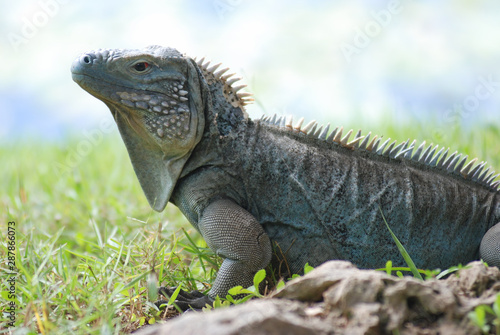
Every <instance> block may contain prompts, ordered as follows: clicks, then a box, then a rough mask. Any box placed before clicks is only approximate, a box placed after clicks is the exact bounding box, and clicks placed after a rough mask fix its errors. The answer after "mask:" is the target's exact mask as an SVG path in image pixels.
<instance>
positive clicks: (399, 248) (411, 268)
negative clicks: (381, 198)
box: [378, 207, 424, 281]
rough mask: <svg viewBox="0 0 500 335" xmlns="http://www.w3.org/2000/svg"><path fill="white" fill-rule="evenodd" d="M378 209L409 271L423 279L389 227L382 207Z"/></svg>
mask: <svg viewBox="0 0 500 335" xmlns="http://www.w3.org/2000/svg"><path fill="white" fill-rule="evenodd" d="M378 209H379V210H380V214H381V215H382V219H383V220H384V223H385V226H386V227H387V230H389V233H391V236H392V239H393V240H394V243H396V246H397V247H398V250H399V252H400V253H401V256H403V258H404V260H405V262H406V264H408V267H409V268H410V270H411V273H412V274H413V276H414V277H415V278H418V279H420V280H422V281H423V280H424V279H423V278H422V276H421V275H420V272H418V269H417V267H416V266H415V263H413V260H412V259H411V257H410V255H409V254H408V252H407V251H406V249H405V247H404V246H403V245H402V244H401V242H399V240H398V238H397V237H396V235H395V234H394V233H393V232H392V230H391V228H390V227H389V224H388V223H387V220H386V219H385V216H384V213H383V212H382V208H380V207H379V208H378Z"/></svg>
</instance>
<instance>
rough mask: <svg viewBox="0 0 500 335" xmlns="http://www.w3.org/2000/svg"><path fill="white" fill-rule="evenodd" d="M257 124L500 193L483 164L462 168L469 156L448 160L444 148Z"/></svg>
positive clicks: (287, 124) (288, 122)
mask: <svg viewBox="0 0 500 335" xmlns="http://www.w3.org/2000/svg"><path fill="white" fill-rule="evenodd" d="M261 122H263V123H265V124H267V125H269V126H271V127H277V128H280V129H283V130H286V131H290V132H293V133H297V134H302V135H303V136H308V137H310V138H314V139H317V140H320V141H325V142H327V143H332V144H334V145H340V146H343V147H345V148H348V149H351V150H363V151H367V152H371V153H373V154H374V155H379V156H385V157H389V158H391V159H398V160H411V161H414V162H418V163H420V164H424V165H427V166H430V167H433V168H437V169H440V170H443V171H447V172H448V173H452V174H456V175H461V176H462V177H463V178H465V179H469V180H472V181H474V182H476V183H478V184H480V185H482V186H485V187H486V188H488V189H490V190H492V191H494V192H498V191H499V190H500V181H497V180H495V179H496V178H497V177H498V176H499V175H500V173H499V174H495V171H493V170H492V171H490V167H487V168H486V169H485V167H486V162H484V161H483V162H480V163H478V164H476V165H475V166H474V164H475V163H476V162H477V161H478V159H477V158H474V159H472V160H470V161H469V162H468V163H467V164H466V162H467V159H468V157H469V156H467V155H462V154H461V153H458V152H457V151H455V152H454V153H452V154H451V155H449V156H448V153H449V150H450V149H449V148H448V149H446V151H445V148H444V147H443V148H441V149H440V150H439V151H438V152H437V153H436V150H437V149H438V147H439V146H438V145H436V146H434V147H433V144H430V145H429V146H427V147H426V145H425V144H426V143H425V141H424V142H422V143H421V144H420V145H419V146H418V148H417V149H416V150H415V152H413V151H414V149H415V146H416V143H417V141H416V140H413V142H411V143H410V139H408V140H406V141H405V142H402V143H399V144H397V141H393V142H392V143H391V144H389V142H390V140H391V139H390V138H388V139H387V140H385V141H384V142H383V143H382V144H381V142H382V137H380V136H378V135H375V136H373V138H371V135H372V134H371V132H369V133H368V134H367V135H365V136H362V135H361V130H359V131H358V132H357V133H356V135H355V136H354V138H352V139H350V137H351V135H352V133H353V130H352V129H351V130H349V131H348V132H347V133H346V134H345V135H344V136H343V134H342V133H343V131H344V129H343V127H337V128H335V129H334V130H333V131H332V132H331V133H330V134H329V135H328V132H329V130H330V124H327V125H326V127H324V126H320V127H318V123H317V122H316V121H314V120H313V121H311V122H309V123H307V124H306V125H305V126H303V123H304V118H301V119H299V121H298V122H297V123H296V124H295V125H293V117H288V118H287V117H285V116H281V117H277V115H276V114H274V116H272V117H270V116H265V115H263V116H262V117H261ZM370 138H371V140H370Z"/></svg>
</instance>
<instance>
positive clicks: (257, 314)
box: [137, 299, 333, 335]
mask: <svg viewBox="0 0 500 335" xmlns="http://www.w3.org/2000/svg"><path fill="white" fill-rule="evenodd" d="M308 314H310V312H309V309H308V307H307V305H305V304H303V303H300V302H297V301H290V300H284V299H281V300H278V299H260V300H253V301H250V302H248V303H246V304H243V305H238V306H233V307H229V308H223V309H216V310H213V311H210V312H207V313H203V312H190V313H186V314H184V315H182V316H180V317H177V318H175V319H173V320H171V321H168V322H166V323H165V324H163V325H159V326H156V327H148V328H147V329H145V330H143V331H139V332H138V333H137V334H138V335H167V334H183V335H184V334H185V335H189V334H193V335H194V334H196V335H199V334H207V335H212V334H213V335H229V334H235V335H236V334H268V335H274V334H297V335H308V334H333V331H332V329H331V325H329V324H328V323H326V322H325V321H323V320H322V319H321V318H319V317H315V316H316V315H317V314H316V312H314V313H313V315H308Z"/></svg>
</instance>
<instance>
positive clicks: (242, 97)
mask: <svg viewBox="0 0 500 335" xmlns="http://www.w3.org/2000/svg"><path fill="white" fill-rule="evenodd" d="M194 61H195V62H196V64H198V66H199V67H200V69H201V71H202V72H203V76H204V77H205V79H206V81H207V83H208V84H209V85H211V84H213V83H215V82H217V81H218V82H220V83H221V84H222V85H223V94H224V97H225V98H226V100H227V101H228V102H229V103H231V105H232V106H233V107H240V108H241V109H242V110H243V111H245V106H246V105H248V104H249V103H250V102H252V101H253V100H254V99H253V98H252V93H248V92H239V91H240V90H241V89H243V88H245V87H246V86H247V85H237V86H233V84H234V83H235V82H237V81H239V80H241V78H231V77H232V76H234V73H231V74H225V73H226V72H227V71H229V68H224V69H222V70H218V71H217V69H218V68H219V66H220V65H221V63H219V64H215V65H212V66H210V61H206V62H205V57H203V58H201V59H200V60H196V58H194Z"/></svg>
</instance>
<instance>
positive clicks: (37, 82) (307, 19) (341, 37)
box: [0, 0, 500, 141]
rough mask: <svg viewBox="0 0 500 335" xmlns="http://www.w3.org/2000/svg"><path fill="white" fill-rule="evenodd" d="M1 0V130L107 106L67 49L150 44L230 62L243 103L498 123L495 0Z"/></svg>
mask: <svg viewBox="0 0 500 335" xmlns="http://www.w3.org/2000/svg"><path fill="white" fill-rule="evenodd" d="M0 4H1V8H2V11H1V12H0V32H1V37H0V60H1V64H2V66H0V141H5V140H9V139H10V140H18V139H19V138H31V139H61V138H64V136H65V135H67V134H76V136H82V135H81V134H82V132H83V131H85V130H89V129H93V128H95V127H97V125H98V124H99V122H102V120H106V119H109V120H111V115H110V113H109V111H108V110H107V108H106V107H105V105H104V104H103V103H102V102H100V101H98V100H96V99H95V98H93V97H92V96H90V95H89V94H87V93H86V92H84V91H83V90H82V89H80V88H79V87H78V85H76V84H75V83H74V82H73V81H72V79H71V74H70V66H71V63H72V61H73V59H75V58H76V57H77V56H78V55H79V54H80V53H82V52H85V51H90V50H92V49H97V48H142V47H144V46H146V45H150V44H159V45H164V46H171V47H175V48H177V49H178V50H179V51H181V52H185V53H187V54H188V55H190V56H193V57H194V56H207V58H209V59H211V60H213V61H214V62H222V63H223V65H225V66H229V67H231V69H232V70H233V71H234V72H236V73H238V74H240V75H241V76H242V77H243V78H244V82H245V83H247V84H248V85H249V87H248V90H249V91H250V92H253V93H254V94H255V98H256V100H257V102H256V103H254V104H253V105H251V106H249V107H248V112H249V113H250V116H251V117H260V116H261V115H262V114H263V113H269V114H272V113H278V114H291V115H294V116H305V118H306V121H307V120H311V119H317V120H318V121H323V122H324V121H330V122H333V123H335V124H344V123H346V122H347V123H350V124H358V123H359V124H360V126H364V127H366V126H368V125H369V124H370V123H377V122H380V120H382V119H383V120H385V121H388V122H394V123H396V124H397V123H398V122H404V121H408V120H417V121H418V122H422V123H427V124H429V122H432V123H433V124H435V125H436V127H443V126H444V127H448V126H451V125H452V124H454V122H462V121H465V123H467V124H471V123H474V122H479V121H480V122H497V124H500V122H498V117H497V115H498V113H499V108H500V69H499V66H500V2H498V1H471V0H455V1H439V2H437V1H423V0H422V1H394V0H393V1H375V0H370V1H368V0H366V1H363V0H350V1H347V0H345V1H342V0H339V1H326V0H309V1H293V0H287V1H285V0H276V1H249V0H207V1H202V0H162V1H160V0H142V1H126V0H120V1H117V0H108V1H78V0H20V1H9V2H7V1H6V0H0ZM418 122H417V123H418Z"/></svg>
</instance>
